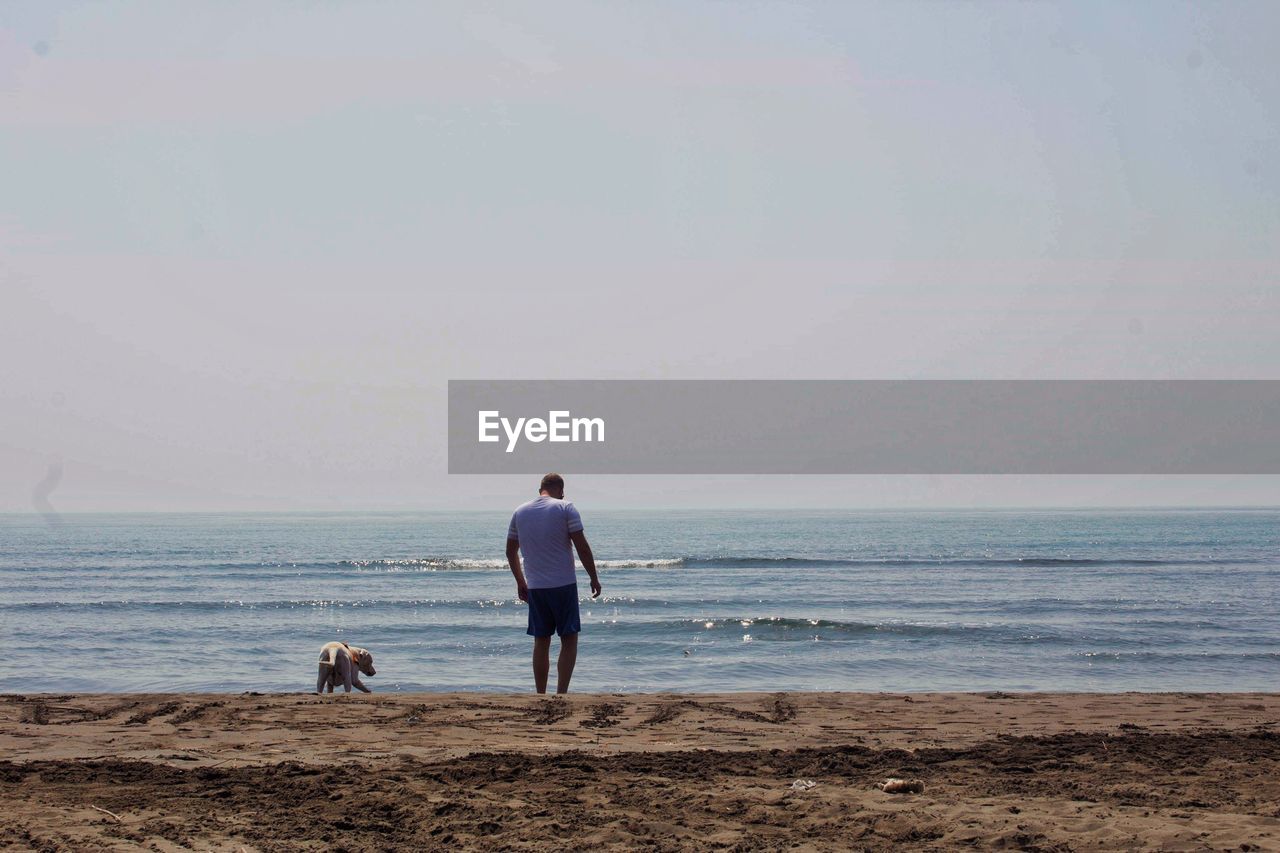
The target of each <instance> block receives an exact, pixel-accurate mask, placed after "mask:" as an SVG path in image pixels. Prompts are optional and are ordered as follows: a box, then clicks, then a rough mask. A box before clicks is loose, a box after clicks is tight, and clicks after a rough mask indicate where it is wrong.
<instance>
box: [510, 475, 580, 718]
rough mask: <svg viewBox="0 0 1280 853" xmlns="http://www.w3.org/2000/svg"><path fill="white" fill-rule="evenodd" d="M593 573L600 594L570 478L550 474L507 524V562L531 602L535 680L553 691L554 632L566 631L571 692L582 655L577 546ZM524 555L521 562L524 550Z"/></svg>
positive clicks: (560, 675) (565, 677) (560, 673)
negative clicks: (568, 489) (567, 490)
mask: <svg viewBox="0 0 1280 853" xmlns="http://www.w3.org/2000/svg"><path fill="white" fill-rule="evenodd" d="M570 543H572V545H573V548H576V549H577V551H578V559H580V560H582V567H583V568H585V569H586V570H587V575H588V576H589V577H590V578H591V597H592V598H596V597H597V596H599V595H600V578H599V577H597V576H596V561H595V557H593V556H592V554H591V546H590V545H588V544H587V537H586V535H585V534H583V532H582V517H581V516H579V515H578V510H577V509H576V508H575V507H574V505H573V504H572V503H570V502H569V501H566V500H565V499H564V478H563V477H561V476H560V475H559V474H548V475H547V476H545V477H543V478H542V483H541V485H539V487H538V497H536V498H534V499H533V500H531V501H529V502H528V503H526V504H521V505H520V506H518V507H516V511H515V513H514V514H513V515H512V516H511V526H510V527H508V528H507V562H508V563H509V564H510V565H511V573H512V574H513V575H515V578H516V595H518V596H520V600H521V601H525V602H528V604H529V630H528V631H527V632H526V633H528V634H529V635H530V636H532V637H533V683H534V686H535V687H537V690H538V692H539V693H546V692H547V673H548V671H549V670H550V668H551V634H552V632H555V633H556V634H559V635H560V656H559V658H557V659H556V675H557V679H556V692H557V693H568V692H569V679H570V678H572V677H573V665H574V664H575V663H577V661H578V632H579V631H581V630H582V623H581V621H580V620H579V617H578V583H577V579H576V578H575V576H574V567H573V551H572V550H571V549H570V547H569V546H570ZM521 554H523V555H524V567H523V569H522V568H521V565H520V556H521Z"/></svg>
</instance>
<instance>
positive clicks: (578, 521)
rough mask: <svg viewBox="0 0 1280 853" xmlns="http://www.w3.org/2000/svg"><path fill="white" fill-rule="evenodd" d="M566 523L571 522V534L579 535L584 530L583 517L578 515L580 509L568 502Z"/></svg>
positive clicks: (565, 506) (565, 507) (565, 513)
mask: <svg viewBox="0 0 1280 853" xmlns="http://www.w3.org/2000/svg"><path fill="white" fill-rule="evenodd" d="M564 517H565V521H567V522H569V532H570V533H577V532H578V531H580V530H582V516H580V515H578V508H577V507H576V506H574V505H573V504H571V503H569V502H568V501H566V502H565V505H564Z"/></svg>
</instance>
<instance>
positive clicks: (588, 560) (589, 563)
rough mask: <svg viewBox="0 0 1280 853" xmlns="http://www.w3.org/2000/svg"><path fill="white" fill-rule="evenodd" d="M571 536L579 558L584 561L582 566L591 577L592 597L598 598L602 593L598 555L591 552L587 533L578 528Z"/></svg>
mask: <svg viewBox="0 0 1280 853" xmlns="http://www.w3.org/2000/svg"><path fill="white" fill-rule="evenodd" d="M569 538H570V539H572V540H573V547H574V548H575V549H576V550H577V552H578V559H579V560H581V561H582V568H584V569H586V570H587V575H588V576H590V578H591V597H592V598H597V597H599V595H600V576H599V575H597V574H596V557H595V555H594V554H592V553H591V546H590V545H588V544H587V534H585V533H583V532H582V531H581V530H577V531H574V532H573V533H570V534H569Z"/></svg>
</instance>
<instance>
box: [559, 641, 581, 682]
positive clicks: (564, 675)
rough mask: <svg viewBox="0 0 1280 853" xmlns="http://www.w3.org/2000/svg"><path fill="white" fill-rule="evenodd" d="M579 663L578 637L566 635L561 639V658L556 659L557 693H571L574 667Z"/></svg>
mask: <svg viewBox="0 0 1280 853" xmlns="http://www.w3.org/2000/svg"><path fill="white" fill-rule="evenodd" d="M577 662H578V635H577V634H576V633H575V634H565V635H564V636H563V637H561V638H560V656H559V657H557V658H556V692H557V693H568V692H569V679H570V678H573V665H574V664H576V663H577Z"/></svg>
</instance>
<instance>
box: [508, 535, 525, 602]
mask: <svg viewBox="0 0 1280 853" xmlns="http://www.w3.org/2000/svg"><path fill="white" fill-rule="evenodd" d="M507 565H509V566H511V574H513V575H515V578H516V595H517V596H518V597H519V598H520V600H521V601H528V600H529V587H528V586H526V585H525V582H524V570H523V569H522V568H521V567H520V542H519V540H517V539H508V540H507Z"/></svg>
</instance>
